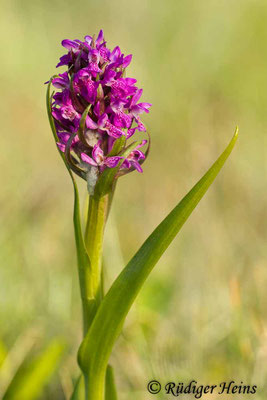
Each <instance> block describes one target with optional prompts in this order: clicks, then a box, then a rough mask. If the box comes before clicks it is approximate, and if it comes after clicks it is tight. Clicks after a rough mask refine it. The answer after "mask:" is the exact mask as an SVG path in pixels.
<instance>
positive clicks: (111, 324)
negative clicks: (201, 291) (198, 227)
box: [78, 129, 238, 400]
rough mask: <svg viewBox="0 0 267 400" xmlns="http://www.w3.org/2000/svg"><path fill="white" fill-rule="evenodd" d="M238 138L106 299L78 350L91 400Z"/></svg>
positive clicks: (98, 395)
mask: <svg viewBox="0 0 267 400" xmlns="http://www.w3.org/2000/svg"><path fill="white" fill-rule="evenodd" d="M237 137H238V129H236V132H235V134H234V136H233V138H232V140H231V142H230V143H229V145H228V146H227V148H226V149H225V151H224V152H223V153H222V154H221V156H220V157H219V158H218V159H217V161H216V162H215V163H214V164H213V165H212V167H211V168H210V169H209V170H208V172H207V173H206V174H205V175H204V176H203V177H202V178H201V179H200V181H199V182H198V183H197V184H196V185H195V186H194V187H193V188H192V189H191V190H190V192H189V193H188V194H187V195H186V196H185V197H184V198H183V199H182V200H181V201H180V203H179V204H178V205H177V206H176V207H175V208H174V209H173V210H172V211H171V213H170V214H169V215H168V216H167V217H166V218H165V219H164V220H163V221H162V222H161V224H160V225H159V226H158V227H157V228H156V229H155V230H154V232H153V233H152V234H151V235H150V236H149V237H148V239H147V240H146V241H145V242H144V244H143V245H142V246H141V248H140V249H139V250H138V252H137V253H136V254H135V256H134V257H133V258H132V259H131V260H130V262H129V263H128V265H127V266H126V267H125V268H124V270H123V271H122V272H121V274H120V275H119V277H118V278H117V279H116V280H115V282H114V283H113V285H112V286H111V288H110V289H109V291H108V293H107V294H106V296H105V297H104V299H103V301H102V303H101V305H100V307H99V309H98V311H97V314H96V316H95V318H94V321H93V323H92V325H91V328H90V329H89V331H88V333H87V335H86V337H85V339H84V341H83V343H82V345H81V347H80V350H79V354H78V358H79V364H80V366H81V369H82V370H83V371H84V374H85V375H86V376H87V378H88V382H89V387H90V382H94V385H93V386H91V389H90V390H91V392H90V393H89V399H90V400H91V399H93V398H94V400H96V399H97V400H98V399H102V397H103V394H102V392H101V391H102V389H101V388H102V387H103V385H104V383H103V382H104V380H105V371H106V367H107V363H108V360H109V356H110V354H111V351H112V348H113V345H114V343H115V341H116V339H117V337H118V336H119V334H120V332H121V330H122V326H123V323H124V320H125V318H126V316H127V314H128V312H129V309H130V307H131V305H132V304H133V302H134V300H135V298H136V296H137V294H138V292H139V291H140V289H141V287H142V285H143V283H144V282H145V280H146V279H147V277H148V275H149V274H150V272H151V270H152V269H153V267H154V266H155V264H156V263H157V261H158V260H159V258H160V257H161V256H162V254H163V253H164V252H165V250H166V249H167V247H168V246H169V245H170V243H171V242H172V241H173V239H174V238H175V236H176V235H177V233H178V232H179V230H180V229H181V227H182V226H183V224H184V223H185V221H186V220H187V218H188V217H189V216H190V214H191V213H192V211H193V210H194V208H195V207H196V206H197V204H198V203H199V201H200V200H201V198H202V197H203V196H204V194H205V193H206V191H207V189H208V188H209V186H210V185H211V184H212V182H213V181H214V179H215V178H216V176H217V175H218V173H219V171H220V170H221V168H222V166H223V165H224V163H225V161H226V159H227V158H228V156H229V155H230V153H231V151H232V149H233V147H234V145H235V143H236V140H237Z"/></svg>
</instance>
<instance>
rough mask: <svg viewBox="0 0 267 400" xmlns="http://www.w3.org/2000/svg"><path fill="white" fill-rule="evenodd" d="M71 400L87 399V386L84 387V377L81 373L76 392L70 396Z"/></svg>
mask: <svg viewBox="0 0 267 400" xmlns="http://www.w3.org/2000/svg"><path fill="white" fill-rule="evenodd" d="M70 400H85V387H84V378H83V376H82V375H81V376H80V377H79V379H78V380H77V382H76V385H75V388H74V392H73V394H72V396H71V398H70Z"/></svg>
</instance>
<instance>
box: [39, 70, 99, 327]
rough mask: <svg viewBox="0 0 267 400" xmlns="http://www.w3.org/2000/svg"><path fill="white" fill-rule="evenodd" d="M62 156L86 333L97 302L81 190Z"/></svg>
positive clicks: (50, 115) (48, 92)
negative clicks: (71, 194)
mask: <svg viewBox="0 0 267 400" xmlns="http://www.w3.org/2000/svg"><path fill="white" fill-rule="evenodd" d="M52 79H53V77H52V78H51V79H50V81H49V83H48V87H47V94H46V106H47V114H48V119H49V123H50V126H51V130H52V132H53V136H54V139H55V142H57V141H58V137H57V131H56V127H55V122H54V119H53V116H52V112H51V96H50V87H51V82H52ZM58 151H59V153H60V155H61V158H62V159H63V161H64V164H65V166H66V168H67V170H68V172H69V174H70V177H71V180H72V184H73V190H74V208H73V224H74V233H75V242H76V249H77V258H78V269H79V280H80V287H81V297H82V303H83V319H84V333H86V332H87V329H88V326H89V325H90V322H91V320H92V319H93V316H94V314H95V309H96V302H95V299H94V298H93V296H92V295H91V293H92V288H91V264H90V259H89V256H88V253H87V250H86V247H85V243H84V238H83V233H82V227H81V217H80V199H79V191H78V187H77V184H76V181H75V179H74V176H73V173H72V171H71V169H70V167H69V165H68V163H67V161H66V158H65V155H64V153H62V152H61V151H60V150H59V149H58Z"/></svg>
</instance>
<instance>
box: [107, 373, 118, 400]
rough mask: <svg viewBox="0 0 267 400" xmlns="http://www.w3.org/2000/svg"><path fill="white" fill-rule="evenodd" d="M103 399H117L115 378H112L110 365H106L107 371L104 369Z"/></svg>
mask: <svg viewBox="0 0 267 400" xmlns="http://www.w3.org/2000/svg"><path fill="white" fill-rule="evenodd" d="M105 400H118V397H117V392H116V386H115V380H114V373H113V368H112V366H111V365H108V366H107V371H106V388H105Z"/></svg>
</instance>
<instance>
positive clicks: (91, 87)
mask: <svg viewBox="0 0 267 400" xmlns="http://www.w3.org/2000/svg"><path fill="white" fill-rule="evenodd" d="M62 46H63V47H64V48H66V49H67V50H68V53H67V54H65V55H64V56H62V57H61V59H60V62H59V63H58V65H57V67H60V66H67V71H65V72H63V73H61V74H59V75H57V76H55V77H54V78H52V80H51V82H52V85H53V86H54V87H55V88H56V89H57V92H56V93H55V94H54V95H53V96H52V116H53V118H54V123H55V127H56V134H57V137H58V139H59V140H58V142H57V144H58V148H59V149H60V151H62V152H63V153H65V152H67V153H68V155H67V156H66V159H67V160H68V161H67V162H68V163H69V166H70V168H71V169H72V170H73V171H74V172H75V173H78V174H79V175H80V176H81V177H83V178H84V179H86V180H87V181H88V180H90V179H91V181H90V182H88V187H90V188H91V191H92V193H93V191H94V185H95V184H96V182H97V180H95V179H94V182H93V181H92V174H91V173H90V171H91V168H92V167H95V168H97V171H95V173H96V174H97V175H100V174H101V173H103V171H104V170H105V169H109V168H115V167H116V166H117V165H118V163H119V161H120V160H122V159H123V158H124V162H121V163H120V166H119V169H120V171H119V174H118V176H119V175H121V174H123V172H126V170H129V169H130V168H132V169H133V170H134V169H137V170H138V171H139V172H142V168H141V167H140V164H139V163H138V161H141V162H142V163H143V162H144V161H145V159H146V156H147V154H148V150H147V152H145V153H142V154H141V152H139V153H133V152H132V153H131V154H130V155H129V156H128V158H127V157H125V156H124V157H123V156H122V153H123V151H124V150H125V149H126V148H127V147H128V146H129V144H128V139H130V138H131V137H132V136H133V135H134V134H135V133H138V132H146V128H145V126H144V124H143V123H142V122H141V120H140V114H142V113H143V112H146V113H148V112H149V108H150V107H151V104H150V103H139V104H137V102H138V100H139V99H140V97H141V95H142V92H143V90H142V89H138V87H137V86H136V83H137V81H136V79H134V78H129V77H126V76H125V74H126V68H127V67H128V66H129V64H130V63H131V60H132V55H126V56H124V54H122V52H121V49H120V48H119V47H118V46H116V47H115V48H114V49H113V50H110V49H108V48H107V47H106V42H105V40H104V34H103V31H102V30H101V31H100V32H99V34H98V36H97V38H95V37H91V36H85V38H84V41H83V42H82V41H80V40H63V41H62ZM134 125H136V126H134ZM67 134H69V137H67ZM71 135H72V136H71ZM136 136H137V135H136ZM92 137H94V138H97V144H96V143H95V141H92V140H91V139H92ZM121 137H124V138H125V140H124V141H121V146H119V147H118V149H117V150H116V154H114V156H116V157H115V158H114V156H113V157H109V156H108V153H110V152H112V151H113V148H114V146H117V145H116V144H115V143H116V140H117V139H120V138H121ZM66 139H68V140H70V142H69V145H68V146H67V143H68V140H66ZM139 141H140V139H139ZM148 141H149V140H148ZM148 141H146V142H144V141H143V143H148ZM136 145H137V146H138V144H137V143H136ZM96 146H97V147H96ZM148 148H149V144H148ZM96 154H97V155H96ZM133 154H135V156H133ZM133 157H135V160H136V162H135V161H134V158H133Z"/></svg>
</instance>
